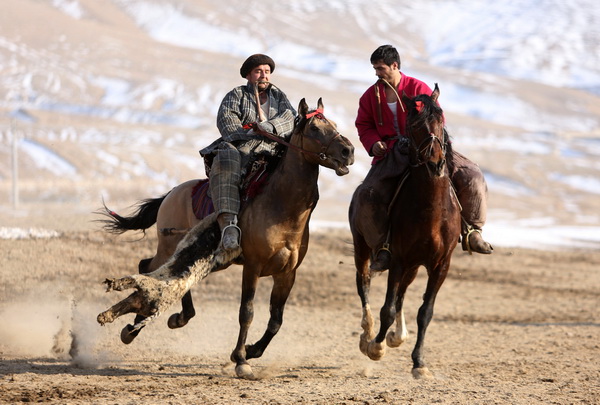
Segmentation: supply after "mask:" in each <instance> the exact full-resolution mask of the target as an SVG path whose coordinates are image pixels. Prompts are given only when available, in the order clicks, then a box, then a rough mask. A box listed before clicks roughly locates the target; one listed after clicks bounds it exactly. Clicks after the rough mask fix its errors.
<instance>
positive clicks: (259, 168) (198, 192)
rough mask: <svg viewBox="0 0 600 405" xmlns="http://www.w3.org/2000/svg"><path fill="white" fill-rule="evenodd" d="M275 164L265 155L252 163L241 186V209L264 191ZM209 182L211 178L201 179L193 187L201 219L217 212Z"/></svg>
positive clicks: (195, 210)
mask: <svg viewBox="0 0 600 405" xmlns="http://www.w3.org/2000/svg"><path fill="white" fill-rule="evenodd" d="M274 166H276V162H275V161H273V160H272V159H267V158H266V157H264V156H261V157H260V158H258V159H257V160H255V161H254V162H253V163H252V165H251V166H250V169H249V170H248V174H247V175H246V177H245V178H244V180H243V181H242V184H241V186H240V202H241V207H240V209H243V208H244V206H245V205H246V204H247V203H248V202H249V201H251V200H252V199H253V198H254V197H256V196H257V195H259V194H260V193H261V192H262V191H263V189H264V187H265V185H266V184H267V183H268V181H269V178H270V176H271V173H272V172H273V169H274ZM209 184H210V180H209V179H201V180H198V183H197V184H196V185H195V186H194V188H193V189H192V209H193V211H194V215H195V216H196V218H198V219H199V220H202V219H204V218H205V217H207V216H208V215H210V214H212V213H213V212H215V207H214V205H213V201H212V199H211V198H210V196H209V194H208V189H209Z"/></svg>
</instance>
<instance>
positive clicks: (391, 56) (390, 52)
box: [371, 45, 400, 69]
mask: <svg viewBox="0 0 600 405" xmlns="http://www.w3.org/2000/svg"><path fill="white" fill-rule="evenodd" d="M379 61H383V63H385V64H386V65H388V66H391V65H392V63H394V62H397V63H398V69H400V55H399V54H398V51H397V50H396V48H394V47H393V46H391V45H381V46H380V47H379V48H377V49H375V52H373V53H372V54H371V64H375V63H377V62H379Z"/></svg>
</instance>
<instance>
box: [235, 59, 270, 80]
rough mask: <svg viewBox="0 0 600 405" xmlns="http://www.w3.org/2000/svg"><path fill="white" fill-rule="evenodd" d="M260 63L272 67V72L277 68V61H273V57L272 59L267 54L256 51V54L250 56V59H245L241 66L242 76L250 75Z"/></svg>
mask: <svg viewBox="0 0 600 405" xmlns="http://www.w3.org/2000/svg"><path fill="white" fill-rule="evenodd" d="M260 65H269V67H270V68H271V73H273V71H274V70H275V62H273V59H271V58H270V57H268V56H267V55H263V54H262V53H256V54H254V55H251V56H249V57H248V59H246V61H244V63H243V64H242V67H241V68H240V75H242V77H243V78H244V79H245V78H246V76H248V73H250V72H251V71H252V69H254V68H255V67H257V66H260Z"/></svg>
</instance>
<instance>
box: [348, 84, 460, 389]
mask: <svg viewBox="0 0 600 405" xmlns="http://www.w3.org/2000/svg"><path fill="white" fill-rule="evenodd" d="M438 96H439V89H438V87H437V84H436V86H435V89H434V91H433V93H432V94H431V96H428V95H419V96H417V97H415V98H414V99H410V98H408V97H406V96H405V95H403V97H402V101H403V102H404V104H405V105H406V106H407V114H408V116H407V128H406V134H407V136H408V138H409V141H410V146H409V159H410V169H409V172H408V177H406V178H405V179H403V181H400V179H399V182H398V183H399V191H398V193H397V195H396V197H395V198H394V200H392V203H391V206H390V210H389V212H390V229H391V233H390V237H391V239H390V248H391V252H392V261H391V266H390V268H389V274H388V282H387V293H386V296H385V303H384V304H383V307H382V308H381V312H380V323H381V325H380V329H379V333H377V335H375V331H374V325H373V316H372V314H371V308H370V305H369V288H370V284H371V273H370V270H369V256H370V252H371V250H370V249H369V247H368V246H367V244H366V242H365V239H364V237H363V235H362V234H361V229H365V228H364V227H366V226H368V225H364V220H365V218H363V217H361V204H362V201H361V199H362V198H364V196H365V194H366V193H361V187H362V185H360V186H359V187H358V188H357V189H356V191H355V193H354V196H353V197H352V202H351V204H350V210H349V217H350V228H351V230H352V236H353V240H354V262H355V265H356V286H357V289H358V295H359V296H360V299H361V302H362V308H363V316H362V322H361V326H362V328H363V330H364V332H363V334H362V335H361V337H360V350H361V351H362V352H363V353H364V354H365V355H367V356H369V358H371V359H372V360H379V359H381V357H383V355H384V354H385V346H384V345H383V341H384V339H386V333H387V331H388V329H389V328H390V327H391V326H392V324H393V323H394V320H395V321H396V330H395V331H391V332H390V333H389V334H388V335H387V339H386V341H387V345H388V346H390V347H397V346H399V345H400V344H401V343H402V342H403V341H404V340H406V338H407V336H408V333H407V330H406V324H405V320H404V313H403V310H402V304H403V301H404V294H405V292H406V289H407V288H408V286H409V285H410V284H411V283H412V282H413V280H414V279H415V277H416V275H417V272H418V269H419V267H420V266H424V267H425V268H426V269H427V275H428V281H427V287H426V290H425V295H424V296H423V304H422V305H421V307H420V308H419V312H418V315H417V323H418V334H417V342H416V345H415V348H414V350H413V352H412V360H413V376H414V377H415V378H419V377H424V376H430V373H429V371H428V370H427V368H426V367H425V363H424V361H423V343H424V340H425V331H426V330H427V326H428V325H429V322H430V321H431V318H432V316H433V306H434V303H435V298H436V295H437V293H438V291H439V289H440V287H441V286H442V283H443V282H444V280H445V278H446V274H447V273H448V269H449V267H450V259H451V256H452V251H453V250H454V248H455V247H456V244H457V242H458V239H459V235H460V207H459V204H458V201H457V198H456V196H455V194H454V192H453V189H452V185H451V182H450V178H449V176H448V168H447V166H448V165H447V164H446V156H450V153H446V150H447V148H448V144H447V142H446V141H447V140H446V139H445V132H444V121H443V115H442V110H441V108H440V107H439V106H438V105H437V98H438ZM400 184H401V186H400Z"/></svg>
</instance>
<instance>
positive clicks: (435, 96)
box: [431, 83, 440, 103]
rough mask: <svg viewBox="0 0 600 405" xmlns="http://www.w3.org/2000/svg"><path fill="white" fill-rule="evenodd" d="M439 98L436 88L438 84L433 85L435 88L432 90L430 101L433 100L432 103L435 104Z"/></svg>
mask: <svg viewBox="0 0 600 405" xmlns="http://www.w3.org/2000/svg"><path fill="white" fill-rule="evenodd" d="M439 96H440V88H439V87H438V84H437V83H436V84H435V87H434V89H433V93H431V99H432V100H433V102H434V103H437V99H438V97H439Z"/></svg>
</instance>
